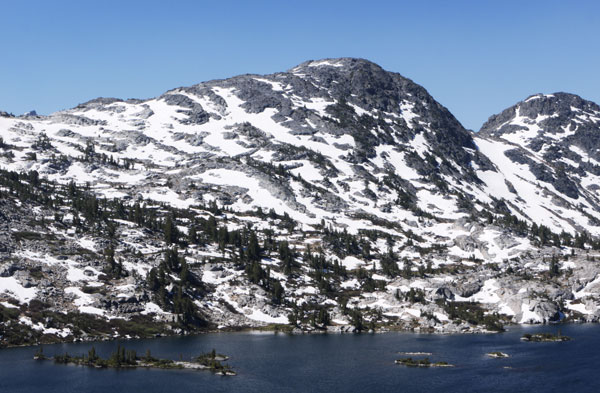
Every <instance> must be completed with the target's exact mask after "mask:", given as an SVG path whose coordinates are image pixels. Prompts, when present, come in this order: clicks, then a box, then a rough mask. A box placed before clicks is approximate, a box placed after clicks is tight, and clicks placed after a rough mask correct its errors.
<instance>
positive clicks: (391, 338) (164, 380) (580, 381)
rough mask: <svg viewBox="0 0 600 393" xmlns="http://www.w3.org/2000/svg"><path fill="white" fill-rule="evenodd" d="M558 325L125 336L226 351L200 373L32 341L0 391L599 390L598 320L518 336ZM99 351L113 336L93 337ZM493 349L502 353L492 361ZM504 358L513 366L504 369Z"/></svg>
mask: <svg viewBox="0 0 600 393" xmlns="http://www.w3.org/2000/svg"><path fill="white" fill-rule="evenodd" d="M557 329H558V327H557V326H541V327H532V328H521V327H516V328H512V329H510V330H509V331H508V332H506V333H502V334H490V335H448V336H444V335H425V334H414V333H386V334H362V335H302V336H291V335H284V334H273V333H259V334H253V333H222V334H206V335H200V336H195V337H181V338H180V337H173V338H161V339H155V340H129V341H122V342H121V343H122V344H123V345H125V346H126V347H127V348H131V349H136V350H137V351H138V353H140V354H143V353H144V352H145V350H146V349H150V350H151V351H152V354H153V355H154V356H159V357H169V358H172V359H179V358H180V356H181V357H183V358H184V359H185V358H189V357H190V356H192V355H196V354H199V353H203V352H208V351H210V350H211V349H212V348H216V349H217V351H218V352H221V353H225V354H227V355H229V356H230V357H231V360H230V361H229V364H230V365H231V366H233V367H234V369H235V370H236V371H237V372H238V376H235V377H221V376H216V375H213V374H211V373H210V372H202V371H184V370H181V371H180V370H147V369H136V370H114V369H101V370H98V369H92V368H87V367H78V366H71V365H55V364H53V363H52V362H36V361H33V360H32V356H33V354H34V352H35V350H36V348H31V347H28V348H10V349H4V350H0V392H2V393H4V392H27V393H31V392H42V391H43V392H61V393H63V392H77V393H82V392H102V393H106V392H145V393H153V392H328V393H333V392H434V391H439V392H555V391H556V392H600V382H598V381H599V380H600V356H599V355H598V352H599V350H600V326H599V325H562V326H560V329H561V332H562V333H563V334H565V335H569V336H571V337H572V338H573V341H570V342H562V343H526V342H521V341H520V340H519V338H520V337H521V335H522V334H523V333H525V332H528V333H533V332H537V331H543V332H545V331H551V332H556V331H557ZM94 345H95V347H96V349H97V351H98V352H100V353H101V354H102V355H104V356H106V355H108V354H109V353H110V352H111V351H113V350H114V349H115V347H116V345H117V343H116V342H114V341H113V342H99V343H95V344H94ZM90 347H91V343H78V344H60V345H52V346H45V347H44V352H45V353H46V355H52V354H54V353H64V352H65V351H68V352H69V353H71V354H79V353H85V352H87V350H88V349H89V348H90ZM400 351H407V352H408V351H410V352H432V353H433V355H432V356H431V359H432V360H434V361H442V360H443V361H447V362H449V363H452V364H454V365H456V367H454V368H406V367H402V366H399V365H395V364H394V359H396V358H399V357H403V355H399V354H398V352H400ZM491 351H502V352H506V353H509V354H510V355H511V356H512V357H511V358H509V359H490V358H488V357H487V356H485V354H486V353H487V352H491ZM505 366H507V367H511V368H504V367H505Z"/></svg>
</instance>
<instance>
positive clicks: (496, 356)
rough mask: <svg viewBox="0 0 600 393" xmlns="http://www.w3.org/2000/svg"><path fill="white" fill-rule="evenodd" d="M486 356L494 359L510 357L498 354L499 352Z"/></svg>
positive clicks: (505, 354)
mask: <svg viewBox="0 0 600 393" xmlns="http://www.w3.org/2000/svg"><path fill="white" fill-rule="evenodd" d="M486 355H488V356H489V357H491V358H494V359H503V358H509V357H510V355H509V354H507V353H504V352H500V351H495V352H490V353H487V354H486Z"/></svg>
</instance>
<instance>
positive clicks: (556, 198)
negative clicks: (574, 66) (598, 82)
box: [475, 93, 600, 235]
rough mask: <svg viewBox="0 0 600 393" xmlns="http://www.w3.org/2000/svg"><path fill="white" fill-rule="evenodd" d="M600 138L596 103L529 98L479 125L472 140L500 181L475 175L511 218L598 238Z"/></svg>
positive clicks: (489, 175) (573, 97) (550, 96)
mask: <svg viewBox="0 0 600 393" xmlns="http://www.w3.org/2000/svg"><path fill="white" fill-rule="evenodd" d="M599 138H600V107H598V105H596V104H594V103H592V102H590V101H586V100H583V99H582V98H580V97H578V96H576V95H573V94H566V93H555V94H548V95H543V94H538V95H533V96H531V97H529V98H527V99H526V100H524V101H522V102H519V103H518V104H516V105H515V106H512V107H510V108H508V109H506V110H504V111H503V112H502V113H500V114H499V115H496V116H492V117H491V118H490V119H489V120H488V121H487V122H486V123H485V124H484V125H483V127H482V128H481V131H480V132H479V133H478V134H477V137H476V138H475V141H476V143H477V145H478V147H479V149H480V151H481V152H482V153H483V154H485V155H486V156H487V157H488V158H489V159H490V160H491V161H492V162H493V163H494V165H495V167H496V169H497V172H498V173H501V174H502V177H503V179H501V178H499V177H498V175H497V173H485V172H483V173H482V172H478V175H479V176H480V177H481V178H482V179H483V180H484V181H485V182H486V185H487V186H488V187H489V188H490V189H493V190H494V191H495V192H496V195H498V196H500V197H502V198H504V199H505V200H506V201H507V203H509V206H510V208H511V210H513V212H514V213H515V214H517V215H518V214H519V213H520V214H522V215H523V216H525V217H528V218H530V219H531V220H534V221H536V222H537V223H541V224H544V225H547V226H548V227H549V228H551V229H552V230H553V231H556V232H561V231H563V230H564V231H568V232H571V233H576V232H582V231H588V232H590V233H591V234H593V235H598V234H599V230H600V227H599V226H598V223H599V221H598V219H599V218H600V193H599V192H598V184H599V180H600V177H598V175H600V166H599V165H598V164H600V162H599V161H597V160H596V159H600V156H599V154H600V153H599V150H598V148H599V147H600V142H599V141H600V139H599ZM502 180H504V181H502Z"/></svg>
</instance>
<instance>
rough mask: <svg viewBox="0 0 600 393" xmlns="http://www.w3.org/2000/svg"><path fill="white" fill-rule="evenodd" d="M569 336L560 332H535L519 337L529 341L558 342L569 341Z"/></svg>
mask: <svg viewBox="0 0 600 393" xmlns="http://www.w3.org/2000/svg"><path fill="white" fill-rule="evenodd" d="M570 340H571V337H569V336H563V335H561V334H560V331H559V332H558V334H552V333H536V334H528V333H527V334H524V335H523V337H521V341H530V342H558V341H570Z"/></svg>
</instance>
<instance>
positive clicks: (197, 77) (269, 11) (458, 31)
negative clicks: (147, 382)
mask: <svg viewBox="0 0 600 393" xmlns="http://www.w3.org/2000/svg"><path fill="white" fill-rule="evenodd" d="M417 3H419V4H417ZM0 5H1V7H2V14H3V17H2V22H1V23H0V51H1V52H0V53H2V55H1V57H0V110H5V111H8V112H13V113H15V114H21V113H23V112H25V111H28V110H31V109H35V110H37V111H38V112H39V113H43V114H48V113H51V112H53V111H56V110H60V109H65V108H70V107H73V106H75V105H77V104H78V103H80V102H84V101H87V100H89V99H91V98H95V97H98V96H105V97H119V98H148V97H154V96H157V95H159V94H161V93H163V92H164V91H166V90H168V89H171V88H174V87H177V86H185V85H191V84H194V83H198V82H201V81H205V80H210V79H216V78H226V77H229V76H234V75H238V74H242V73H259V74H266V73H271V72H276V71H282V70H287V69H289V68H292V67H293V66H295V65H296V64H298V63H301V62H302V61H305V60H309V59H319V58H325V57H341V56H352V57H362V58H366V59H369V60H372V61H374V62H376V63H378V64H380V65H381V66H382V67H383V68H385V69H387V70H390V71H395V72H399V73H401V74H402V75H404V76H406V77H408V78H411V79H412V80H414V81H415V82H417V83H419V84H421V85H423V86H424V87H425V88H426V89H427V90H428V91H429V92H430V93H431V94H432V95H433V96H434V97H435V98H436V99H437V100H438V101H439V102H441V103H442V104H443V105H445V106H446V107H448V108H449V109H450V110H451V111H452V113H454V115H455V116H456V117H457V118H458V119H459V120H460V121H461V122H462V123H463V124H464V125H465V126H466V127H467V128H471V129H475V130H477V129H479V127H480V126H481V124H482V123H483V122H484V121H485V120H486V119H487V118H488V117H489V116H490V115H492V114H494V113H497V112H499V111H501V110H502V109H504V108H506V107H508V106H510V105H512V104H514V103H516V102H517V101H519V100H521V99H524V98H525V97H527V96H528V95H530V94H534V93H539V92H543V93H550V92H555V91H567V92H572V93H575V94H579V95H581V96H582V97H583V98H586V99H589V100H592V101H595V102H598V103H600V27H598V26H599V24H598V15H600V2H597V1H576V2H575V1H573V2H567V1H555V0H545V1H460V0H455V1H420V2H417V1H389V2H387V1H369V2H367V1H349V0H346V1H324V0H322V1H251V2H250V1H247V2H246V1H244V2H242V1H239V2H233V1H224V0H223V1H175V0H173V1H169V2H167V1H151V0H146V1H112V0H109V1H106V0H105V1H82V0H80V1H59V0H56V1H26V0H23V1H19V2H16V1H2V2H1V3H0Z"/></svg>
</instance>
